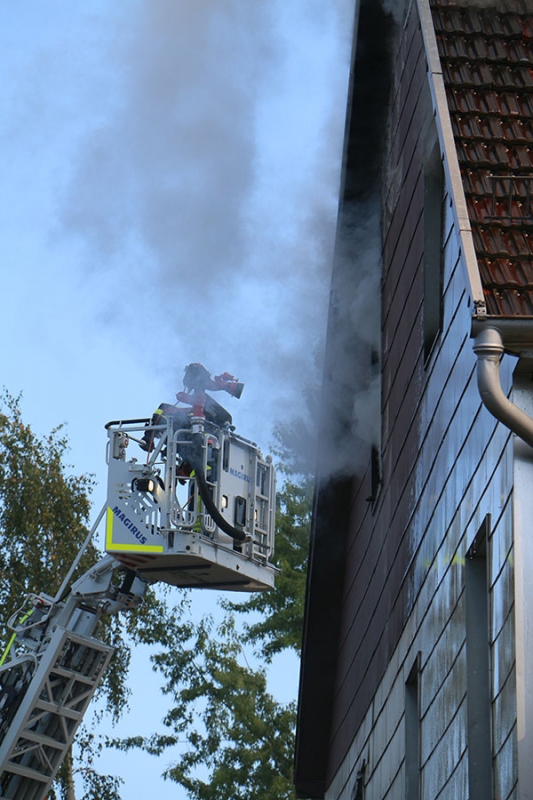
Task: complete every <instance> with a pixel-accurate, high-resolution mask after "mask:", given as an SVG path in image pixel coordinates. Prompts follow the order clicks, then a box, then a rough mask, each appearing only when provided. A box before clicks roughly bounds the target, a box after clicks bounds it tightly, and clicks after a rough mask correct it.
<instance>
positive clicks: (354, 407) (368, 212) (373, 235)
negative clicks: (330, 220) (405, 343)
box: [321, 193, 382, 477]
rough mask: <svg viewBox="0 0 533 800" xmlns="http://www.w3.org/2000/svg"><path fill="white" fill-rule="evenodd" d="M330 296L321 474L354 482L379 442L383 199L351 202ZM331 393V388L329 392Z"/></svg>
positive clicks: (344, 217)
mask: <svg viewBox="0 0 533 800" xmlns="http://www.w3.org/2000/svg"><path fill="white" fill-rule="evenodd" d="M341 220H342V222H341V226H340V233H339V237H338V241H337V249H336V253H335V273H334V278H333V285H332V296H331V309H332V313H331V317H330V325H329V345H328V347H329V351H330V352H329V354H327V355H326V361H327V372H326V382H325V387H324V401H323V404H324V410H323V415H324V432H323V438H322V441H321V474H322V476H323V477H325V476H328V475H353V474H354V473H358V472H360V471H361V469H364V468H366V467H367V466H368V464H369V463H370V458H369V456H370V451H371V447H372V446H376V447H378V446H379V443H380V420H381V413H380V404H381V383H380V363H379V354H380V352H381V339H380V337H381V318H380V296H381V266H382V264H381V199H380V195H379V193H376V194H374V195H371V194H368V195H367V196H366V197H365V198H364V199H362V200H361V201H353V202H351V203H347V204H346V205H345V207H344V209H343V213H342V217H341ZM330 387H331V388H330Z"/></svg>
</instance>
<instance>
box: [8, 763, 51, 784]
mask: <svg viewBox="0 0 533 800" xmlns="http://www.w3.org/2000/svg"><path fill="white" fill-rule="evenodd" d="M3 771H4V772H12V773H13V774H14V775H20V776H21V777H23V778H29V779H30V780H32V781H39V783H48V781H49V780H50V776H49V775H45V774H44V773H42V772H38V771H37V770H36V769H32V768H31V767H25V766H24V765H23V764H14V763H13V762H12V761H8V762H7V764H6V766H5V767H4V770H3Z"/></svg>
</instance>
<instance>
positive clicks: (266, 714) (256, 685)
mask: <svg viewBox="0 0 533 800" xmlns="http://www.w3.org/2000/svg"><path fill="white" fill-rule="evenodd" d="M189 611H190V608H188V606H187V604H186V603H185V602H183V603H182V604H180V606H179V607H177V608H175V609H173V610H172V612H170V613H168V614H167V615H166V617H165V618H164V620H159V621H158V622H157V630H156V631H152V632H150V631H149V630H145V631H144V632H143V634H142V637H141V638H142V640H143V641H147V640H151V639H158V638H159V637H160V635H161V634H163V635H162V639H163V641H162V643H163V644H164V649H163V650H162V651H160V652H159V653H157V654H156V655H155V656H154V657H153V661H154V666H155V669H156V671H157V672H159V673H161V674H162V675H163V677H164V680H165V684H164V692H165V693H166V694H167V695H168V696H169V697H170V698H171V699H172V701H173V707H172V709H171V710H170V711H169V713H168V714H167V716H166V718H165V720H164V724H165V726H166V728H167V731H166V732H165V733H164V734H154V735H153V736H150V737H146V738H139V737H133V738H131V739H127V740H125V741H122V742H118V743H117V742H116V743H115V745H116V746H118V747H120V748H121V749H130V748H135V747H139V746H140V747H143V748H144V749H146V750H147V751H148V752H150V753H152V754H156V755H160V754H161V753H163V752H164V751H165V750H166V749H167V748H168V747H170V746H175V745H178V744H179V745H182V746H184V747H182V749H183V753H182V755H181V756H180V757H179V758H178V760H177V761H176V763H174V764H173V765H172V766H170V767H169V768H168V769H167V770H166V772H165V777H167V778H169V779H170V780H173V781H176V782H177V783H179V784H181V785H182V786H183V787H184V788H185V789H186V790H187V792H188V794H189V796H190V797H191V798H194V800H241V798H242V800H244V798H246V799H248V798H250V797H253V798H254V800H292V798H294V790H293V786H292V762H293V739H294V724H295V706H294V704H293V703H289V704H283V703H279V702H277V701H276V700H275V699H274V698H273V697H272V695H271V694H270V693H269V692H268V690H267V678H266V674H265V671H264V670H263V669H255V670H254V669H252V668H251V667H250V666H248V665H247V664H245V663H243V654H242V646H241V641H240V637H239V635H238V632H237V631H236V629H235V624H234V618H233V615H231V614H226V616H225V617H224V619H223V621H222V622H221V623H219V624H218V625H215V623H214V621H213V618H212V617H206V618H203V619H201V620H200V621H198V622H195V621H193V619H192V617H191V616H190V613H188V612H189ZM184 616H185V617H186V618H185V620H184V619H183V617H184ZM161 623H162V624H161Z"/></svg>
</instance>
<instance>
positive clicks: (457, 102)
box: [431, 0, 533, 317]
mask: <svg viewBox="0 0 533 800" xmlns="http://www.w3.org/2000/svg"><path fill="white" fill-rule="evenodd" d="M488 4H489V3H488V2H487V4H486V5H488ZM486 5H485V6H484V7H480V5H479V3H473V2H471V3H468V2H466V1H465V0H463V2H458V3H453V2H446V0H431V6H432V11H433V21H434V25H435V31H436V35H437V42H438V47H439V53H440V58H441V63H442V70H443V76H444V83H445V86H446V92H447V95H448V104H449V108H450V114H451V119H452V127H453V132H454V136H455V141H456V147H457V155H458V158H459V164H460V167H461V173H462V176H463V182H464V188H465V193H466V199H467V204H468V209H469V215H470V221H471V225H472V230H473V235H474V244H475V247H476V251H477V256H478V263H479V269H480V274H481V280H482V283H483V288H484V292H485V297H486V301H487V313H488V314H490V315H497V316H512V317H517V316H521V317H524V316H528V317H529V316H533V0H499V2H498V3H497V5H496V4H495V3H494V2H493V3H492V5H493V6H495V7H492V8H487V7H486Z"/></svg>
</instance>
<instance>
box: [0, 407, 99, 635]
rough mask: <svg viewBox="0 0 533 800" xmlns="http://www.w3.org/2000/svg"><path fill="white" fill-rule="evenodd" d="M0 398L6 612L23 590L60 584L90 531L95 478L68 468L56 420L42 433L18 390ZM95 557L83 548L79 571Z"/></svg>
mask: <svg viewBox="0 0 533 800" xmlns="http://www.w3.org/2000/svg"><path fill="white" fill-rule="evenodd" d="M0 404H1V405H0V616H1V618H2V619H4V620H7V619H8V618H9V617H10V616H11V614H12V613H13V612H14V611H15V610H16V609H17V608H18V607H19V606H20V604H21V602H22V600H23V598H24V595H25V594H27V593H28V592H35V591H46V592H47V593H48V594H50V595H54V594H55V593H56V592H57V590H58V589H59V586H60V585H61V581H62V579H63V577H64V575H65V573H66V571H67V569H68V567H69V566H70V564H71V563H72V561H73V559H74V557H75V555H76V553H77V552H78V550H79V547H80V545H81V544H82V542H83V541H84V540H85V538H86V536H87V533H88V530H87V527H86V523H87V520H88V517H89V510H90V502H89V493H90V491H91V488H92V485H93V481H92V479H91V478H90V477H88V476H86V475H82V476H73V475H68V474H67V473H66V468H65V465H64V463H63V458H64V455H65V452H66V450H67V448H68V445H67V439H66V437H64V436H62V435H61V428H60V427H59V428H56V429H55V430H54V431H52V433H51V434H50V436H48V437H47V438H45V439H42V440H41V439H39V438H38V437H37V436H36V434H35V433H34V432H33V430H32V429H31V428H30V427H29V425H26V424H25V423H24V422H23V421H22V417H21V412H20V407H19V400H18V399H17V398H13V397H11V396H10V395H9V394H4V396H3V397H2V398H0ZM95 558H96V556H95V551H94V549H93V548H89V551H88V553H87V554H86V556H85V558H84V560H83V563H82V564H81V566H80V571H83V570H84V569H86V568H87V566H88V565H89V564H90V563H94V561H95ZM3 635H4V642H5V641H6V637H7V636H8V635H9V634H8V633H7V631H4V634H3Z"/></svg>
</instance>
